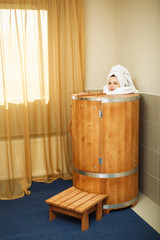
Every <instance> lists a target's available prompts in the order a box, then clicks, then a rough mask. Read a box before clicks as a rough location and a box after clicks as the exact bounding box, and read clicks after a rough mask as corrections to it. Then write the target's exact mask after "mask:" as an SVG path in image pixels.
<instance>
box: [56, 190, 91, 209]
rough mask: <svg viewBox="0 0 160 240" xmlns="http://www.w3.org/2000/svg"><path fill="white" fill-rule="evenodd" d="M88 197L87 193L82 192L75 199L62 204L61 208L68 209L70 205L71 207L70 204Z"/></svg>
mask: <svg viewBox="0 0 160 240" xmlns="http://www.w3.org/2000/svg"><path fill="white" fill-rule="evenodd" d="M86 195H88V193H87V192H80V193H79V194H77V195H76V196H74V197H73V198H70V199H68V200H67V201H65V202H63V203H61V204H60V207H63V208H65V207H67V206H68V205H70V204H72V203H74V202H76V201H78V200H79V199H81V198H82V197H84V196H86Z"/></svg>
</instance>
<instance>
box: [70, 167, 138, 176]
mask: <svg viewBox="0 0 160 240" xmlns="http://www.w3.org/2000/svg"><path fill="white" fill-rule="evenodd" d="M73 170H74V171H75V172H77V173H79V174H81V175H84V176H87V177H93V178H119V177H126V176H129V175H131V174H134V173H136V172H137V171H138V166H137V167H136V168H134V169H132V170H129V171H125V172H119V173H94V172H87V171H83V170H80V169H78V168H76V167H74V166H73Z"/></svg>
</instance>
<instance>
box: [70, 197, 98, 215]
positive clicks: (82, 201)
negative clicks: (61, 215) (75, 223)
mask: <svg viewBox="0 0 160 240" xmlns="http://www.w3.org/2000/svg"><path fill="white" fill-rule="evenodd" d="M96 195H97V194H95V193H88V194H87V195H86V196H85V197H83V198H81V199H79V200H78V201H76V202H74V203H72V204H71V205H69V206H68V207H67V209H69V210H72V211H75V209H76V208H77V207H78V206H80V205H82V204H84V203H85V202H86V201H88V200H90V199H91V198H93V197H95V196H96Z"/></svg>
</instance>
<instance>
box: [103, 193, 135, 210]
mask: <svg viewBox="0 0 160 240" xmlns="http://www.w3.org/2000/svg"><path fill="white" fill-rule="evenodd" d="M137 199H138V195H137V196H136V197H135V198H134V199H132V200H130V201H128V202H124V203H119V204H110V205H103V209H118V208H123V207H127V206H130V205H132V203H134V202H135V201H137Z"/></svg>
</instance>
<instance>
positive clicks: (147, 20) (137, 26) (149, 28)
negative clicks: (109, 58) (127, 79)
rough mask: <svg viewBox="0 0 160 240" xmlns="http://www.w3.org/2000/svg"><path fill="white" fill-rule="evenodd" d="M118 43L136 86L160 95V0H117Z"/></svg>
mask: <svg viewBox="0 0 160 240" xmlns="http://www.w3.org/2000/svg"><path fill="white" fill-rule="evenodd" d="M116 46H117V49H116V61H117V62H121V64H122V65H124V66H126V67H127V68H128V69H129V70H130V72H131V73H132V78H133V81H134V83H135V85H136V87H137V88H138V89H139V90H140V91H141V92H144V93H149V94H156V95H160V0H134V1H132V0H121V1H119V0H116Z"/></svg>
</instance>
